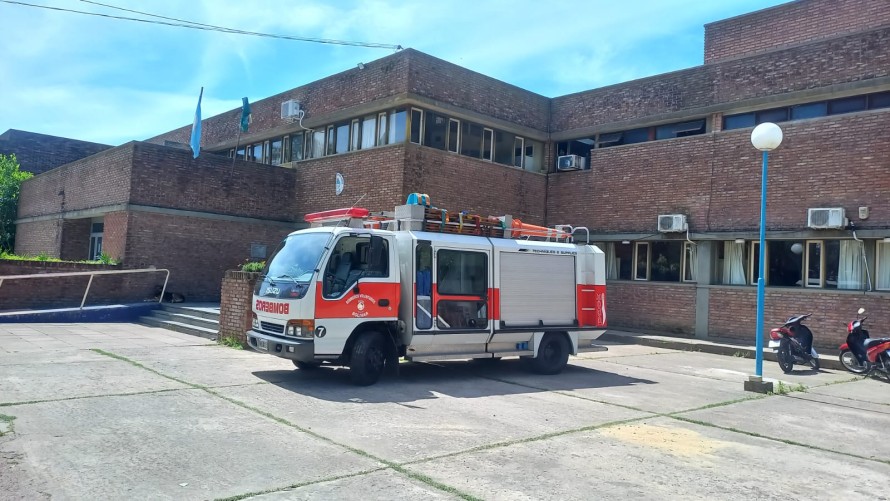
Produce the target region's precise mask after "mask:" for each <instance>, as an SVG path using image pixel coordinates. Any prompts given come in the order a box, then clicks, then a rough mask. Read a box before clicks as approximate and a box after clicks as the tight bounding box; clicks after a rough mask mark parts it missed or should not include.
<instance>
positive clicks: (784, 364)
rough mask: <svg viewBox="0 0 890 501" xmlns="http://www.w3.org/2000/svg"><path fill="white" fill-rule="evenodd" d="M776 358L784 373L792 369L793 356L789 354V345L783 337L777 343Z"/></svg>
mask: <svg viewBox="0 0 890 501" xmlns="http://www.w3.org/2000/svg"><path fill="white" fill-rule="evenodd" d="M776 360H777V361H778V362H779V367H780V368H781V369H782V372H784V373H785V374H788V373H789V372H791V370H792V369H794V357H793V356H792V355H791V347H790V346H788V341H786V340H784V339H783V340H782V342H781V343H780V344H779V351H778V352H776Z"/></svg>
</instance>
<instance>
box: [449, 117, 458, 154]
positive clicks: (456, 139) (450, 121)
mask: <svg viewBox="0 0 890 501" xmlns="http://www.w3.org/2000/svg"><path fill="white" fill-rule="evenodd" d="M452 124H456V125H457V129H456V130H457V133H456V134H455V136H457V137H455V138H454V148H455V149H453V150H452V149H451V133H452V130H451V125H452ZM460 126H461V123H460V120H458V119H457V118H450V117H449V118H448V139H447V141H446V145H445V151H450V152H451V153H457V154H458V155H460V139H461V134H460Z"/></svg>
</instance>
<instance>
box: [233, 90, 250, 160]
mask: <svg viewBox="0 0 890 501" xmlns="http://www.w3.org/2000/svg"><path fill="white" fill-rule="evenodd" d="M249 126H250V103H249V102H248V100H247V98H246V97H242V98H241V120H240V121H239V122H238V138H237V139H235V153H234V154H233V155H232V169H231V172H230V173H229V175H233V174H234V173H235V159H236V158H238V146H239V145H240V144H241V133H242V132H247V128H248V127H249ZM244 160H247V148H244Z"/></svg>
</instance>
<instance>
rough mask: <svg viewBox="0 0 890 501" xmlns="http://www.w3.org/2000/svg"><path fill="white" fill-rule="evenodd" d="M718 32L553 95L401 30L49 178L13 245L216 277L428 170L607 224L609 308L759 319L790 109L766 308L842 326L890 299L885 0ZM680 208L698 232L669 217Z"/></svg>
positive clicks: (520, 207)
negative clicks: (679, 57)
mask: <svg viewBox="0 0 890 501" xmlns="http://www.w3.org/2000/svg"><path fill="white" fill-rule="evenodd" d="M704 54H705V56H704V61H705V64H703V65H702V66H697V67H694V68H689V69H686V70H681V71H676V72H672V73H668V74H663V75H658V76H654V77H649V78H644V79H640V80H635V81H631V82H626V83H622V84H617V85H612V86H608V87H604V88H600V89H594V90H590V91H586V92H581V93H577V94H571V95H568V96H562V97H557V98H553V99H550V98H546V97H544V96H540V95H537V94H534V93H531V92H528V91H526V90H523V89H520V88H517V87H515V86H512V85H510V84H507V83H504V82H501V81H498V80H495V79H492V78H489V77H486V76H484V75H481V74H478V73H475V72H472V71H469V70H467V69H464V68H461V67H459V66H456V65H453V64H450V63H447V62H445V61H442V60H439V59H436V58H434V57H432V56H429V55H426V54H423V53H421V52H418V51H415V50H411V49H408V50H403V51H400V52H398V53H396V54H393V55H391V56H388V57H385V58H382V59H379V60H377V61H373V62H370V63H366V64H364V65H362V66H361V67H359V68H354V69H350V70H348V71H345V72H342V73H339V74H336V75H332V76H330V77H327V78H325V79H322V80H319V81H316V82H313V83H310V84H307V85H304V86H302V87H298V88H295V89H292V90H289V91H287V92H284V93H282V94H279V95H276V96H272V97H269V98H266V99H263V100H261V101H258V102H256V103H252V109H253V115H254V121H253V123H252V125H251V128H250V133H249V134H245V135H243V136H240V137H239V136H238V122H239V118H240V110H232V111H230V112H227V113H223V114H221V115H218V116H215V117H211V118H208V119H206V120H204V122H203V125H202V129H203V137H202V148H203V151H202V154H201V156H200V157H199V158H198V159H192V157H191V154H190V152H189V151H188V150H183V149H181V148H176V147H172V146H166V145H175V144H184V143H187V142H188V138H189V134H190V126H186V127H182V128H180V129H177V130H173V131H170V132H168V133H165V134H162V135H159V136H157V137H154V138H151V139H149V140H148V141H146V142H132V143H128V144H125V145H123V146H119V147H116V148H113V149H109V150H106V151H103V152H101V153H99V154H96V155H93V156H91V157H89V158H84V159H82V160H79V161H76V162H73V163H70V164H68V165H65V166H62V167H59V168H57V169H54V170H52V171H50V172H47V173H44V174H41V175H39V176H37V177H35V178H34V179H32V180H30V181H28V182H26V183H25V185H24V186H23V189H22V202H21V206H20V209H19V221H18V225H19V226H18V232H19V233H18V236H17V251H19V252H25V253H34V252H37V251H45V252H49V253H51V254H56V255H61V256H62V257H82V256H83V257H85V255H86V254H88V253H89V252H94V251H95V245H92V246H91V245H90V244H89V242H90V241H94V242H95V239H96V238H100V239H101V243H102V249H103V250H104V251H105V252H108V253H109V254H111V255H112V256H114V257H117V258H120V259H122V260H123V262H124V263H125V265H127V266H134V267H135V266H142V265H148V264H153V265H156V266H163V267H170V268H171V269H173V277H174V278H173V280H174V287H175V288H176V289H178V290H182V291H184V292H185V293H186V294H188V295H190V296H191V297H195V298H206V299H211V298H214V297H215V296H216V295H218V292H219V283H220V280H221V278H222V271H223V270H224V269H226V268H230V267H232V266H234V265H235V264H237V263H238V262H241V261H243V260H244V259H245V258H248V257H250V256H251V254H253V255H255V256H265V255H266V254H267V253H268V252H270V251H271V249H272V248H273V247H274V245H275V242H276V241H277V240H278V239H279V238H280V237H281V236H282V235H284V234H285V233H286V232H287V231H289V230H291V229H293V228H296V227H299V225H300V221H302V217H303V215H304V214H305V213H307V212H311V211H317V210H325V209H332V208H337V207H342V206H349V205H352V204H353V203H355V202H357V201H359V200H360V202H359V203H360V205H363V206H366V207H368V208H369V209H371V210H390V209H391V208H392V207H393V206H394V205H397V204H399V203H401V202H402V201H403V200H404V199H405V197H406V196H407V194H409V193H411V192H422V193H429V194H430V195H431V196H432V199H433V202H434V203H435V204H436V205H438V206H441V207H446V208H450V209H452V210H454V209H461V210H470V211H473V212H479V213H484V214H512V215H513V216H514V217H518V218H521V219H523V220H524V221H528V222H532V223H538V224H541V223H544V224H550V225H552V224H561V223H568V224H573V225H586V226H588V227H589V228H590V230H591V234H592V236H593V239H594V240H596V241H597V242H599V243H600V244H601V245H602V247H603V248H604V250H605V251H606V253H607V267H608V273H609V277H608V278H609V298H608V301H609V313H610V319H609V320H610V325H612V326H614V327H629V328H636V329H646V330H653V331H672V332H678V333H684V334H689V335H699V336H704V335H711V336H738V337H744V338H750V337H752V336H753V334H752V333H753V325H754V313H755V307H754V305H755V300H756V298H755V288H754V287H753V286H751V284H752V283H754V282H756V275H757V269H756V259H754V258H755V256H756V254H757V245H756V239H757V236H758V233H757V231H758V224H759V209H760V207H759V199H760V153H759V152H758V151H757V150H755V149H754V148H753V147H752V146H751V144H750V133H751V130H752V127H753V126H754V125H756V124H758V123H761V122H766V121H771V122H776V123H778V124H779V125H780V126H781V127H782V129H783V131H784V135H785V139H784V142H783V143H782V145H781V146H780V147H779V148H778V149H777V150H775V151H774V152H773V153H771V155H770V174H769V179H768V181H769V188H768V214H767V239H768V240H769V241H768V243H767V265H768V266H767V269H766V275H767V277H766V278H767V284H768V288H767V304H766V307H767V308H766V320H767V322H776V321H778V320H779V319H783V318H784V317H787V316H789V315H791V314H792V313H795V312H797V311H799V310H808V311H809V310H812V311H816V312H817V317H816V319H815V320H814V322H813V326H814V330H815V331H816V337H817V342H818V341H819V340H820V338H829V339H831V340H832V341H833V340H834V339H836V338H839V337H843V332H842V328H841V327H840V326H841V321H843V320H845V319H847V317H849V316H850V315H851V314H852V313H853V312H854V310H855V309H856V307H858V306H865V307H866V308H868V309H870V310H872V311H873V312H874V313H873V314H874V315H876V316H878V315H880V316H882V317H883V318H890V317H888V315H890V301H888V299H890V160H888V159H890V151H888V150H890V142H888V140H887V139H886V132H885V131H886V129H887V128H888V125H890V4H888V3H887V2H886V1H885V0H798V1H795V2H791V3H788V4H784V5H780V6H777V7H773V8H770V9H765V10H762V11H758V12H754V13H751V14H747V15H743V16H738V17H735V18H731V19H726V20H723V21H718V22H715V23H711V24H708V25H706V26H705V50H704ZM297 103H298V104H297ZM285 108H286V109H285ZM284 111H288V113H284ZM285 115H289V116H285ZM336 173H340V174H342V176H343V177H344V178H345V180H346V183H345V189H344V191H343V194H342V195H339V196H337V195H335V194H334V177H335V175H336ZM812 208H823V209H832V210H829V211H816V212H815V213H814V215H813V217H814V218H815V219H811V218H810V217H809V212H810V211H808V209H812ZM834 209H842V210H843V211H844V215H845V216H846V218H848V219H849V221H850V222H852V223H854V224H855V227H856V230H857V231H856V237H857V238H858V240H854V238H853V237H854V235H853V232H852V231H851V230H850V229H849V227H846V226H844V224H843V222H842V223H841V224H840V225H832V224H828V225H821V226H838V227H834V228H831V229H816V227H818V226H820V224H819V223H820V221H819V219H818V218H819V217H820V216H827V215H832V216H833V217H834V216H839V215H840V210H834ZM666 214H675V215H678V216H681V217H678V218H676V219H677V220H678V221H677V222H679V223H682V221H680V220H681V219H682V218H685V222H686V224H687V226H688V231H681V232H662V231H659V223H658V221H659V220H660V219H661V218H659V216H660V215H666ZM670 221H673V218H671V219H670ZM670 221H665V222H670ZM829 222H831V221H829ZM680 227H681V228H682V226H680ZM96 230H101V231H96ZM885 239H887V240H886V241H885Z"/></svg>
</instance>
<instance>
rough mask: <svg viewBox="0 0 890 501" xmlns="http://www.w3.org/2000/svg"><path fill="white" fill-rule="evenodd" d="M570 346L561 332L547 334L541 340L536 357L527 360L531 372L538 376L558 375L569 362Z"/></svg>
mask: <svg viewBox="0 0 890 501" xmlns="http://www.w3.org/2000/svg"><path fill="white" fill-rule="evenodd" d="M570 350H571V345H570V344H569V339H568V337H566V335H565V334H563V333H561V332H548V333H546V334H544V337H543V338H542V339H541V344H540V346H538V355H537V356H536V357H535V358H533V359H531V360H529V364H530V365H531V370H532V372H535V373H538V374H559V373H560V372H562V370H563V368H565V366H566V364H567V363H568V361H569V351H570Z"/></svg>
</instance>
